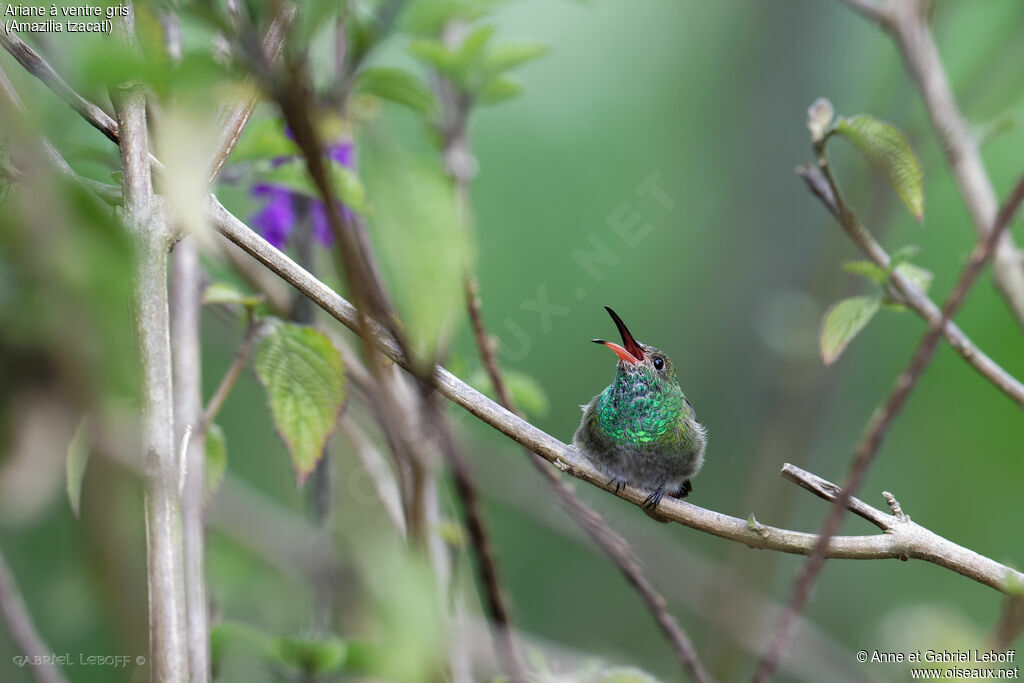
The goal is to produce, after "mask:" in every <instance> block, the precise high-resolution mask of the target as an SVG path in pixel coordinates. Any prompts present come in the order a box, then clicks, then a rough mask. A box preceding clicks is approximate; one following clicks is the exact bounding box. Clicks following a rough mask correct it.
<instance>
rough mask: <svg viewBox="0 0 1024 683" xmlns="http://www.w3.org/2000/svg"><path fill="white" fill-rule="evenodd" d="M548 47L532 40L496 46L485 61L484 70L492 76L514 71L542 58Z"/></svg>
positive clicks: (509, 42)
mask: <svg viewBox="0 0 1024 683" xmlns="http://www.w3.org/2000/svg"><path fill="white" fill-rule="evenodd" d="M547 52H548V46H547V45H545V44H544V43H538V42H536V41H532V40H515V41H508V42H504V43H501V44H499V45H495V46H494V48H493V49H492V50H491V51H490V53H488V55H487V57H486V59H485V60H484V68H485V69H486V70H487V71H488V72H489V73H492V74H500V73H502V72H503V71H508V70H509V69H514V68H515V67H517V66H520V65H521V64H525V63H526V62H529V61H532V60H534V59H537V58H538V57H542V56H544V55H545V54H547Z"/></svg>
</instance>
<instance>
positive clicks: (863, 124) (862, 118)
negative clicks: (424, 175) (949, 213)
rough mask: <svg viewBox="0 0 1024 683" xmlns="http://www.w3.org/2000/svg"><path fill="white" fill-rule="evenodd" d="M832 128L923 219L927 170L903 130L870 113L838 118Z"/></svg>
mask: <svg viewBox="0 0 1024 683" xmlns="http://www.w3.org/2000/svg"><path fill="white" fill-rule="evenodd" d="M833 130H834V132H835V133H836V134H838V135H841V136H842V137H844V138H846V139H847V140H849V141H850V143H851V144H852V145H853V146H854V147H856V148H857V149H858V150H859V151H860V153H861V154H862V155H864V158H865V159H867V161H868V163H870V164H871V165H872V166H874V167H875V168H877V169H879V170H880V171H882V173H884V174H885V177H886V179H888V181H889V184H890V185H891V186H892V188H893V189H894V190H896V193H897V194H898V195H899V196H900V199H902V200H903V203H904V204H906V206H907V209H909V210H910V213H911V214H913V216H914V217H915V218H916V219H917V220H918V221H920V220H921V219H922V217H923V216H924V171H923V170H922V169H921V162H920V161H918V160H917V156H916V155H915V154H914V150H913V148H911V146H910V143H909V142H908V141H907V138H906V136H904V135H903V133H902V131H900V130H899V129H898V128H896V127H895V126H893V125H891V124H889V123H886V122H884V121H880V120H879V119H876V118H875V117H873V116H869V115H867V114H858V115H856V116H852V117H850V118H843V119H839V120H838V121H837V122H836V124H835V127H834V129H833Z"/></svg>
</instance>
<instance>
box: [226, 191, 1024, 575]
mask: <svg viewBox="0 0 1024 683" xmlns="http://www.w3.org/2000/svg"><path fill="white" fill-rule="evenodd" d="M209 208H210V212H211V223H212V225H213V226H214V227H215V229H216V230H217V231H219V232H220V233H221V234H222V235H224V236H225V237H227V238H228V239H229V240H231V241H232V242H234V243H235V244H237V245H238V246H239V247H241V248H242V249H243V250H244V251H246V252H247V253H249V254H250V255H251V256H252V257H253V258H255V259H256V260H258V261H259V262H260V263H262V264H263V265H264V266H266V267H267V268H268V269H269V270H271V271H272V272H274V273H276V274H277V275H278V276H280V277H281V278H282V279H283V280H284V281H286V282H288V283H289V284H291V285H292V286H293V287H295V288H296V289H298V290H299V291H300V292H302V293H303V294H304V295H306V296H307V297H309V298H310V300H312V301H313V303H315V304H316V305H317V306H319V307H320V308H322V309H323V310H324V311H326V312H327V313H328V314H330V315H331V316H332V317H333V318H334V319H335V320H337V321H338V322H340V323H342V324H343V325H345V326H346V327H348V328H349V329H350V330H352V331H354V332H356V331H357V330H358V329H359V324H360V323H359V314H358V312H357V311H356V309H355V307H354V306H352V304H350V303H349V302H348V301H346V300H345V299H344V298H343V297H341V296H340V295H339V294H338V293H337V292H335V291H334V290H332V289H331V288H330V287H328V286H327V285H325V284H323V283H322V282H320V281H319V280H317V279H316V278H314V277H313V276H312V275H310V274H309V273H308V272H307V271H305V270H303V269H302V268H301V267H299V266H298V264H296V263H295V262H294V261H293V260H292V259H290V258H289V257H288V256H287V255H285V254H283V253H282V252H280V251H279V250H277V249H275V248H274V247H273V246H271V245H270V243H268V242H267V241H266V240H264V239H263V238H262V237H260V236H259V235H258V234H257V233H256V232H254V231H253V230H252V229H250V228H249V227H248V226H246V225H245V224H244V223H242V221H240V220H239V219H238V218H236V217H235V216H233V215H232V214H231V213H230V212H229V211H228V210H227V209H225V208H224V207H223V206H222V205H220V204H219V203H218V202H213V201H211V204H210V207H209ZM370 327H371V331H372V332H373V340H374V343H375V345H376V346H377V348H378V349H379V350H380V351H381V353H383V354H384V355H385V356H386V357H388V358H389V359H391V360H392V361H394V362H395V363H396V364H398V365H399V366H401V367H402V368H405V369H406V370H409V369H410V368H411V365H410V362H409V360H408V359H407V358H406V357H405V355H404V354H403V353H402V352H401V349H399V347H398V344H397V343H396V342H395V340H394V339H393V338H392V337H391V336H390V335H389V334H388V333H387V332H386V331H385V330H384V329H383V328H382V327H381V326H380V325H377V324H375V323H372V322H371V323H370ZM357 333H358V332H357ZM434 377H435V380H436V382H437V387H438V392H439V393H440V394H441V395H442V396H445V397H446V398H448V399H449V400H451V401H452V402H453V403H455V404H456V405H458V406H460V407H462V408H464V409H465V410H467V411H468V412H469V413H471V414H472V415H474V416H475V417H477V418H478V419H480V420H481V421H483V422H485V423H486V424H489V425H491V426H492V427H494V428H495V429H497V430H498V431H500V432H501V433H503V434H505V435H506V436H508V437H509V438H511V439H513V440H514V441H516V442H518V443H519V444H521V445H523V446H525V447H527V448H529V449H530V450H532V451H533V452H535V453H537V454H538V455H540V456H541V457H543V458H544V459H545V460H547V461H548V462H550V463H552V464H554V465H555V466H556V467H558V468H559V469H560V470H562V471H564V472H566V473H568V474H570V475H572V476H574V477H576V478H578V479H581V480H583V481H586V482H588V483H590V484H593V485H594V486H597V487H598V488H601V489H604V490H606V491H609V492H613V493H614V491H612V489H611V488H609V487H608V486H607V477H604V476H602V475H601V474H600V473H599V472H598V471H597V470H596V469H595V468H594V467H593V466H592V465H591V464H590V463H589V462H587V461H586V460H585V459H584V458H583V457H582V456H581V455H580V454H579V452H578V451H577V450H576V449H575V448H573V447H572V446H570V445H568V444H566V443H563V442H562V441H559V440H558V439H556V438H554V437H553V436H551V435H550V434H548V433H546V432H544V431H543V430H541V429H539V428H537V427H535V426H534V425H533V424H531V423H529V422H527V421H526V420H524V419H522V418H520V417H519V416H517V415H515V414H513V413H511V412H509V411H508V410H506V409H505V408H502V407H501V406H499V405H498V404H497V403H495V402H494V401H492V400H491V399H489V398H487V397H486V396H484V395H483V394H481V393H480V392H478V391H477V390H476V389H473V388H472V387H471V386H469V385H468V384H466V383H465V382H463V381H462V380H460V379H459V378H457V377H456V376H455V375H453V374H451V373H450V372H448V371H447V370H445V369H444V368H442V367H440V366H437V367H435V368H434ZM649 493H650V492H649V491H643V490H641V489H637V488H633V487H628V486H627V487H622V489H620V491H619V492H618V493H617V494H616V495H618V496H619V497H620V498H622V499H624V500H627V501H629V502H631V503H633V504H634V505H641V504H642V503H643V501H644V499H645V498H646V497H647V495H648V494H649ZM658 512H659V513H661V514H662V515H663V516H664V517H665V518H666V519H668V520H670V521H674V522H677V523H679V524H682V525H684V526H688V527H690V528H692V529H696V530H698V531H703V532H705V533H709V534H712V535H714V536H718V537H720V538H725V539H728V540H731V541H736V542H739V543H743V544H744V545H747V546H749V547H751V548H762V549H766V550H776V551H780V552H786V553H793V554H798V555H806V554H809V553H810V552H811V550H812V549H813V547H814V545H815V541H816V540H817V535H815V534H810V533H803V532H799V531H791V530H788V529H780V528H777V527H771V526H768V525H757V527H756V528H753V527H752V525H750V524H749V523H748V521H747V520H746V519H739V518H736V517H730V516H729V515H724V514H721V513H719V512H714V511H712V510H707V509H705V508H701V507H698V506H696V505H693V504H691V503H687V502H686V501H682V500H677V499H675V498H673V499H664V500H662V502H661V503H660V504H659V506H658ZM915 527H916V525H915ZM916 528H917V529H918V530H919V531H918V532H917V533H916V534H913V535H906V536H901V535H899V534H894V533H886V534H878V535H875V536H835V537H833V538H832V539H831V540H830V541H829V543H828V547H827V556H828V557H832V558H842V559H883V558H909V557H912V558H915V559H922V560H926V561H928V562H932V563H934V564H938V565H940V566H943V567H946V568H948V569H951V570H953V571H955V572H957V573H959V574H962V575H963V576H966V577H968V578H971V579H973V580H975V581H978V582H979V583H983V584H985V585H986V586H990V587H992V588H995V589H996V590H998V591H1001V592H1006V590H1007V581H1008V580H1020V581H1024V574H1022V573H1021V572H1018V571H1016V570H1014V569H1011V568H1010V567H1007V566H1005V565H1003V564H1000V563H998V562H996V561H994V560H991V559H989V558H986V557H982V556H980V555H978V554H977V553H974V552H973V551H970V550H967V549H966V548H962V547H960V546H958V545H956V544H954V543H952V542H950V541H948V540H946V539H944V538H941V537H940V536H937V535H935V534H933V533H931V532H929V531H927V530H926V529H923V528H922V527H916Z"/></svg>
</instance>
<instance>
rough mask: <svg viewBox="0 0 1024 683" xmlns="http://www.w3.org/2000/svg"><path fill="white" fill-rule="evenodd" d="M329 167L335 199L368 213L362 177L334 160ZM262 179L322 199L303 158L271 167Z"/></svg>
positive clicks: (328, 164)
mask: <svg viewBox="0 0 1024 683" xmlns="http://www.w3.org/2000/svg"><path fill="white" fill-rule="evenodd" d="M327 168H328V171H329V173H330V178H331V184H332V187H331V189H332V190H333V193H332V194H333V195H334V197H336V198H337V199H340V200H341V202H342V203H343V204H344V205H345V206H347V207H348V208H350V209H352V210H353V211H358V212H360V213H366V212H367V211H368V210H369V207H368V205H367V203H366V189H365V188H364V187H363V183H362V181H361V180H360V179H359V176H358V175H356V174H355V172H354V171H353V170H352V169H350V168H346V167H345V166H342V165H341V164H339V163H337V162H336V161H334V160H329V161H327ZM260 178H261V179H262V180H263V181H264V182H266V183H269V184H271V185H278V186H280V187H285V188H288V189H289V190H293V191H295V192H298V193H300V194H304V195H306V196H308V197H312V198H315V199H318V198H319V197H320V192H319V191H317V188H316V186H315V185H314V184H313V181H312V179H311V178H310V177H309V173H307V172H306V162H305V160H304V159H294V160H292V161H289V162H286V163H283V164H279V165H277V166H274V167H273V168H269V169H267V170H266V171H264V172H263V173H261V174H260Z"/></svg>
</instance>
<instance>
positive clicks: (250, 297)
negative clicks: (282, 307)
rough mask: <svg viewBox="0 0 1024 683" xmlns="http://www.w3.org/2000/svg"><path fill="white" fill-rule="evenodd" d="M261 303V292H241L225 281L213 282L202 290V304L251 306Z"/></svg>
mask: <svg viewBox="0 0 1024 683" xmlns="http://www.w3.org/2000/svg"><path fill="white" fill-rule="evenodd" d="M261 303H263V295H262V294H243V293H242V292H240V291H238V290H237V289H235V288H234V287H233V286H231V285H229V284H228V283H226V282H214V283H212V284H211V285H210V286H209V287H207V288H206V289H204V290H203V305H211V304H238V305H239V306H245V307H247V308H252V307H253V306H259V305H260V304H261Z"/></svg>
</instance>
